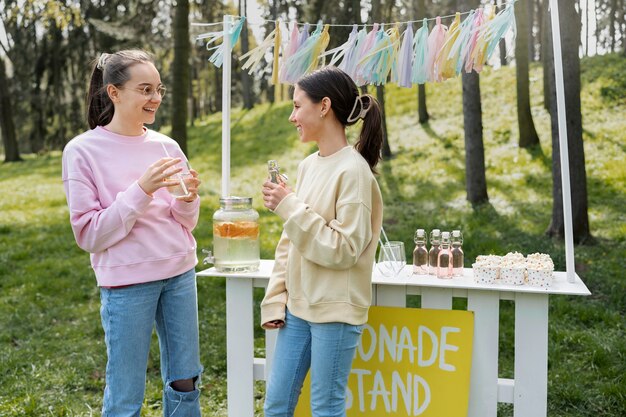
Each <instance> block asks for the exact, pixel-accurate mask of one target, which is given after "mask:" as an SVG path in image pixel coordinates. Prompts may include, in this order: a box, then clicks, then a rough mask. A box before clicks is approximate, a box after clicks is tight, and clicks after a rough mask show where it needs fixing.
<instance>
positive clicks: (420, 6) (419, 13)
mask: <svg viewBox="0 0 626 417" xmlns="http://www.w3.org/2000/svg"><path fill="white" fill-rule="evenodd" d="M414 4H415V17H414V19H415V20H417V21H420V20H421V19H423V18H424V17H426V2H425V1H424V0H417V1H416V2H415V3H414ZM417 114H418V116H417V120H418V121H419V123H420V124H424V123H426V122H428V119H430V115H429V114H428V108H427V107H426V86H425V85H424V84H418V86H417Z"/></svg>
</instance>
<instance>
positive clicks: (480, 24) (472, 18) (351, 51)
mask: <svg viewBox="0 0 626 417" xmlns="http://www.w3.org/2000/svg"><path fill="white" fill-rule="evenodd" d="M514 3H515V1H512V2H510V3H507V4H506V6H505V8H504V9H503V10H501V11H500V12H499V13H498V14H495V8H493V7H490V8H489V9H488V11H486V10H484V9H483V8H479V9H476V10H471V11H470V12H467V13H458V12H457V13H456V14H455V15H454V19H453V21H452V23H451V24H450V26H449V27H448V26H445V25H443V24H442V23H441V17H436V18H435V19H423V20H421V21H420V22H421V27H420V28H419V29H418V30H417V31H416V32H414V31H413V23H417V24H419V23H420V22H406V28H405V30H404V31H403V32H402V33H401V32H400V26H401V25H400V24H386V25H385V24H378V23H375V24H374V25H373V26H371V30H370V31H369V32H368V26H367V25H363V26H362V28H361V29H360V30H359V25H356V24H354V25H352V31H351V32H350V35H349V36H348V39H347V40H346V41H345V42H344V43H343V44H341V45H340V46H338V47H336V48H333V49H331V50H328V51H326V48H327V47H328V44H329V42H330V35H329V28H330V27H331V26H336V25H328V24H326V25H324V24H323V23H322V22H321V21H320V22H318V23H317V25H316V26H315V29H314V30H313V32H310V31H311V28H310V25H309V24H304V25H302V24H299V23H295V22H294V23H292V24H291V29H285V28H284V25H282V24H281V22H280V21H276V22H275V28H274V30H273V31H272V32H271V33H270V34H269V35H268V36H267V37H266V38H265V39H264V40H263V41H262V42H261V43H260V44H259V45H258V46H257V47H256V48H254V49H252V50H251V51H249V52H248V53H246V54H244V55H242V56H241V57H240V58H239V59H240V60H241V61H243V62H244V63H243V65H242V68H243V69H244V70H247V71H249V72H250V73H253V72H254V71H255V70H256V68H257V67H259V66H260V65H265V61H264V57H265V56H266V54H268V52H269V51H272V53H273V59H272V83H274V84H276V83H278V82H281V83H289V84H293V83H295V82H296V81H297V80H298V79H299V78H300V77H301V76H302V75H304V74H307V73H309V72H311V71H313V70H314V69H316V68H318V67H320V66H324V65H335V66H337V67H339V68H340V69H342V70H343V71H345V72H346V73H347V74H348V75H350V77H352V79H353V80H354V81H355V82H356V83H357V84H358V85H365V84H372V85H382V84H386V83H389V82H391V83H395V84H397V85H399V86H401V87H411V86H412V85H413V84H424V83H425V82H441V81H444V80H446V79H449V78H452V77H455V76H458V75H459V74H460V73H461V72H462V71H466V72H471V71H476V72H480V71H482V69H483V67H484V64H485V63H486V62H487V61H488V60H489V58H490V57H491V55H492V54H493V52H494V51H495V49H496V46H497V45H498V42H499V41H500V40H501V39H502V38H504V37H505V36H506V34H507V33H508V32H509V31H512V36H513V38H514V37H515V36H516V27H515V14H514V9H513V7H514ZM461 15H464V16H465V17H464V19H463V20H462V19H461ZM429 20H434V24H433V26H432V30H430V32H429V27H428V21H429ZM244 22H245V17H241V18H239V19H238V20H237V21H236V22H235V23H234V24H233V26H232V29H231V31H230V34H229V36H230V37H231V46H234V45H235V44H236V43H237V40H238V39H239V34H240V32H241V27H242V26H243V24H244ZM342 26H345V25H342ZM300 27H301V29H299V28H300ZM222 37H223V32H209V33H205V34H203V35H200V36H198V39H202V40H203V39H207V40H208V41H207V49H209V50H214V53H213V55H211V57H210V58H209V61H210V62H211V63H213V64H214V65H216V66H217V67H219V66H221V65H222V56H223V52H222V49H221V48H222V45H218V46H213V47H210V48H209V46H210V45H212V44H215V43H217V41H218V40H219V39H221V38H222Z"/></svg>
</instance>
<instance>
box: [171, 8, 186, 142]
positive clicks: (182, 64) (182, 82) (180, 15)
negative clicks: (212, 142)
mask: <svg viewBox="0 0 626 417" xmlns="http://www.w3.org/2000/svg"><path fill="white" fill-rule="evenodd" d="M173 23H174V30H173V32H174V62H173V63H172V138H173V139H174V140H176V142H178V144H179V145H180V147H181V149H182V150H183V152H184V153H185V154H186V153H187V94H188V92H189V87H188V86H189V54H190V44H189V1H188V0H177V2H176V8H175V12H174V22H173Z"/></svg>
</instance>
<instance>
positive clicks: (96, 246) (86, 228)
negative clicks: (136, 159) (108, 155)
mask: <svg viewBox="0 0 626 417" xmlns="http://www.w3.org/2000/svg"><path fill="white" fill-rule="evenodd" d="M63 186H64V188H65V195H66V198H67V204H68V206H69V209H70V223H71V225H72V231H73V232H74V237H75V238H76V243H77V244H78V246H79V247H80V248H81V249H83V250H85V251H87V252H89V253H97V252H102V251H104V250H106V249H107V248H109V247H111V246H113V245H115V244H116V243H118V242H119V241H120V240H122V239H124V238H125V237H126V236H127V235H128V233H130V230H131V229H132V228H133V225H134V224H135V222H136V221H137V218H138V217H139V215H140V214H141V213H142V212H143V211H144V210H145V209H146V208H147V207H148V204H150V201H151V200H152V197H150V196H149V195H147V194H146V193H144V192H143V190H142V189H141V187H139V185H138V184H137V182H134V183H133V184H132V185H131V186H130V187H129V188H128V189H127V190H126V191H124V192H121V193H119V194H118V195H117V197H116V199H115V201H114V202H113V204H111V205H110V206H109V207H107V208H103V207H102V206H101V204H100V201H99V200H98V195H97V193H96V189H95V187H94V186H93V184H89V183H88V182H86V181H84V180H79V179H73V178H69V179H67V180H65V181H64V182H63Z"/></svg>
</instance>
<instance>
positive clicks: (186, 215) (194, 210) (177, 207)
mask: <svg viewBox="0 0 626 417" xmlns="http://www.w3.org/2000/svg"><path fill="white" fill-rule="evenodd" d="M170 209H171V213H172V217H174V219H176V221H177V222H178V223H180V224H182V225H183V226H184V227H185V228H186V229H187V230H189V231H190V232H191V231H192V230H193V229H194V228H195V227H196V225H197V224H198V217H199V216H200V196H198V198H196V199H195V200H193V201H192V202H191V203H187V202H184V201H180V200H177V199H175V198H173V199H172V204H171V206H170Z"/></svg>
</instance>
